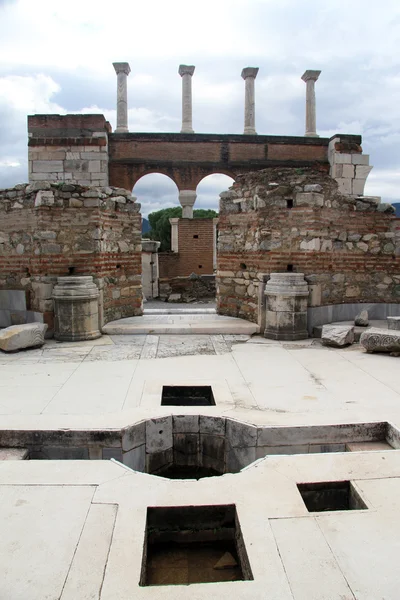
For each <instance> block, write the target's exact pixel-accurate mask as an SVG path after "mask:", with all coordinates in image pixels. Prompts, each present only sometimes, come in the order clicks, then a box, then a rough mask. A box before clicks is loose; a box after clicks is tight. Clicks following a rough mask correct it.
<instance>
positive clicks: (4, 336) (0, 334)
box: [0, 323, 47, 352]
mask: <svg viewBox="0 0 400 600" xmlns="http://www.w3.org/2000/svg"><path fill="white" fill-rule="evenodd" d="M46 330H47V325H46V324H45V323H26V324H24V325H12V326H11V327H6V328H5V329H2V330H1V331H0V350H3V351H4V352H15V351H17V350H23V349H24V348H35V347H38V346H43V344H44V335H45V333H46Z"/></svg>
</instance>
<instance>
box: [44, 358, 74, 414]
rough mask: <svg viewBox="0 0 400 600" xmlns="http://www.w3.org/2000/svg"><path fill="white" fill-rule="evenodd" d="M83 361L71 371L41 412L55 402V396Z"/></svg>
mask: <svg viewBox="0 0 400 600" xmlns="http://www.w3.org/2000/svg"><path fill="white" fill-rule="evenodd" d="M82 362H83V361H81V362H80V363H78V364H77V365H76V367H75V369H74V370H73V371H72V373H70V375H69V377H67V379H66V380H65V381H64V383H63V384H62V385H61V386H60V387H59V389H58V390H57V391H56V393H55V394H54V396H52V397H51V398H50V400H49V401H48V403H47V404H46V406H45V407H44V408H43V409H42V410H41V411H40V413H39V414H41V415H42V414H43V413H44V411H45V410H47V408H48V407H49V406H50V404H51V403H52V402H53V400H54V399H55V397H56V396H57V394H59V393H60V392H61V390H62V389H63V387H64V386H65V384H66V383H68V381H69V380H70V379H71V377H72V376H73V375H74V374H75V373H76V371H77V370H78V369H79V367H80V366H81V364H82Z"/></svg>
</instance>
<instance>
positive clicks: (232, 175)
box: [196, 169, 237, 188]
mask: <svg viewBox="0 0 400 600" xmlns="http://www.w3.org/2000/svg"><path fill="white" fill-rule="evenodd" d="M210 175H226V176H227V177H230V178H231V179H233V181H235V179H236V175H237V174H236V173H234V172H233V171H232V170H230V171H229V170H228V169H224V170H223V169H217V170H214V171H212V172H211V173H208V174H207V175H204V176H203V177H202V178H201V179H200V180H199V181H198V182H197V186H196V188H197V187H198V186H199V185H200V184H201V182H202V181H204V179H206V178H207V177H210Z"/></svg>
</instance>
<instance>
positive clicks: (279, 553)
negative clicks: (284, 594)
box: [268, 519, 295, 600]
mask: <svg viewBox="0 0 400 600" xmlns="http://www.w3.org/2000/svg"><path fill="white" fill-rule="evenodd" d="M268 526H269V528H270V530H271V535H272V538H273V540H274V542H275V546H276V551H277V553H278V556H279V560H280V561H281V565H282V569H283V572H284V573H285V577H286V581H287V584H288V587H289V590H290V595H291V596H292V598H293V600H295V596H294V593H293V589H292V584H291V582H290V579H289V577H288V574H287V571H286V567H285V563H284V562H283V558H282V555H281V551H280V549H279V545H278V540H277V539H276V536H275V532H274V529H273V527H272V525H271V523H270V522H269V519H268Z"/></svg>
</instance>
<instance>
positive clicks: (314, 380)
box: [282, 348, 329, 391]
mask: <svg viewBox="0 0 400 600" xmlns="http://www.w3.org/2000/svg"><path fill="white" fill-rule="evenodd" d="M282 350H285V352H287V353H288V354H289V356H290V357H291V358H293V360H295V361H296V363H297V364H298V365H300V367H302V368H303V369H304V370H305V371H307V373H308V375H309V377H310V378H311V382H312V383H313V384H315V385H316V386H318V385H320V386H322V387H323V389H324V390H326V391H329V390H328V388H327V387H326V386H325V385H324V384H323V383H322V381H321V379H320V378H319V377H318V376H317V375H316V374H314V373H313V372H312V371H311V370H310V369H309V368H308V367H306V366H305V365H303V364H302V363H301V362H300V361H299V359H298V358H296V357H295V356H293V354H292V351H291V350H288V349H287V348H282Z"/></svg>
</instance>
